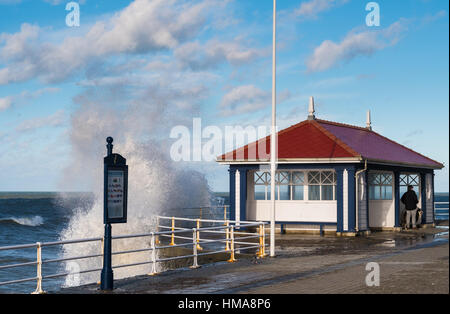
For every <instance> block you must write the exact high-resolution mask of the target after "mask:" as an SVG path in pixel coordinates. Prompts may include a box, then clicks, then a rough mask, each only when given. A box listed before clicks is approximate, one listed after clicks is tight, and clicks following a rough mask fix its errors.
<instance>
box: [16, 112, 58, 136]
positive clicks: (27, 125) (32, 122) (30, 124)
mask: <svg viewBox="0 0 450 314" xmlns="http://www.w3.org/2000/svg"><path fill="white" fill-rule="evenodd" d="M64 115H65V113H64V110H59V111H57V112H56V113H54V114H52V115H50V116H47V117H39V118H33V119H29V120H26V121H24V122H22V123H21V124H19V125H18V126H17V127H16V131H17V132H28V131H34V130H36V129H39V128H42V127H46V126H52V127H55V126H61V125H62V124H63V123H64Z"/></svg>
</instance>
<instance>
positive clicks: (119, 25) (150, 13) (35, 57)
mask: <svg viewBox="0 0 450 314" xmlns="http://www.w3.org/2000/svg"><path fill="white" fill-rule="evenodd" d="M215 2H216V1H211V0H209V1H208V0H203V1H174V0H135V1H133V2H132V3H131V4H130V5H129V6H128V7H126V8H125V9H123V10H122V11H120V12H119V13H117V14H116V15H114V16H113V17H112V18H110V19H108V20H106V21H100V22H97V23H96V24H95V25H93V26H92V27H91V28H90V30H89V31H88V32H87V33H86V34H85V35H84V36H83V37H68V38H66V39H65V40H64V41H63V42H62V43H60V44H53V43H49V42H45V41H43V40H42V38H38V37H43V36H45V34H44V32H42V31H41V29H39V27H37V26H31V25H29V24H23V25H22V27H21V30H20V32H18V33H15V34H5V33H3V34H1V35H0V39H1V40H0V42H4V43H5V44H4V45H3V47H2V46H0V56H1V57H2V58H3V59H4V61H6V62H9V64H7V66H5V67H3V68H0V85H5V84H9V83H14V82H21V81H26V80H29V79H34V78H40V79H41V80H44V81H45V82H59V81H62V80H64V79H66V78H67V77H69V76H71V75H73V74H74V73H77V72H78V71H80V69H84V67H85V66H86V65H88V64H91V63H93V62H95V61H97V62H99V61H104V59H105V58H107V57H110V56H115V55H121V54H144V53H152V52H157V51H160V50H164V49H174V48H176V47H177V46H179V45H180V44H181V43H183V42H185V41H186V40H188V39H190V38H192V37H193V36H194V35H196V34H198V32H199V31H200V30H201V28H202V27H203V26H204V23H205V21H206V19H207V12H208V10H209V9H210V8H212V7H214V3H215ZM38 39H39V41H38Z"/></svg>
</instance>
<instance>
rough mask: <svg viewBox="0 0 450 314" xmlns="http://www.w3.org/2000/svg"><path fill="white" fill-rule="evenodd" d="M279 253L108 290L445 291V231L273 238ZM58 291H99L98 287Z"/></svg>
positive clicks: (125, 281) (120, 284)
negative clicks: (375, 276)
mask: <svg viewBox="0 0 450 314" xmlns="http://www.w3.org/2000/svg"><path fill="white" fill-rule="evenodd" d="M277 254H278V256H277V257H276V258H265V259H255V258H243V257H241V258H240V259H239V261H238V262H237V263H232V264H231V263H226V262H222V263H216V264H213V265H207V266H203V267H201V268H199V269H195V270H176V271H168V272H164V273H161V274H159V275H156V276H138V277H134V278H129V279H122V280H117V281H116V282H115V288H116V289H115V290H114V292H113V293H176V294H182V293H195V294H200V293H214V294H224V293H233V294H235V293H245V294H262V293H268V294H278V293H282V294H284V293H298V294H301V293H314V294H322V293H418V294H421V293H447V294H448V293H449V264H448V258H449V246H448V228H447V229H421V230H415V231H410V232H401V233H389V232H380V233H374V234H372V235H371V236H369V237H365V238H360V237H357V238H336V237H325V238H320V237H318V236H304V235H292V234H287V235H277ZM369 262H376V263H378V265H379V268H380V285H379V286H373V287H368V286H367V285H366V276H367V275H368V274H369V271H367V270H366V269H365V268H366V265H367V263H369ZM61 292H62V293H102V292H100V291H99V290H98V286H97V285H88V286H84V287H78V288H70V289H65V290H63V291H61ZM61 292H60V293H61Z"/></svg>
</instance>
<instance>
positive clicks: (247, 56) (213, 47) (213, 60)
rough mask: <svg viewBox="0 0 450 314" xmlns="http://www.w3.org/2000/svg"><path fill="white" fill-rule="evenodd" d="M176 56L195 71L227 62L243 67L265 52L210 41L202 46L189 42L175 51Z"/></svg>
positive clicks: (239, 45) (238, 45)
mask: <svg viewBox="0 0 450 314" xmlns="http://www.w3.org/2000/svg"><path fill="white" fill-rule="evenodd" d="M174 53H175V56H176V58H177V59H178V61H179V62H180V63H181V65H182V66H183V67H189V68H191V69H193V70H199V69H207V68H211V67H214V66H216V65H218V64H220V63H223V62H225V61H227V62H229V63H230V64H232V65H236V66H238V65H243V64H246V63H249V62H251V61H253V60H254V59H255V58H257V57H259V56H262V55H263V54H264V52H263V51H261V50H257V49H250V48H245V47H243V46H242V45H241V44H239V43H238V42H219V41H218V40H211V41H208V42H207V43H206V44H204V45H202V44H200V43H199V42H189V43H186V44H183V45H181V46H180V47H178V48H177V49H176V50H175V52H174Z"/></svg>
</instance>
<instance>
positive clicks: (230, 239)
mask: <svg viewBox="0 0 450 314" xmlns="http://www.w3.org/2000/svg"><path fill="white" fill-rule="evenodd" d="M157 221H158V230H159V229H170V230H166V231H164V230H163V231H158V232H151V233H143V234H132V235H119V236H113V237H112V239H113V240H119V239H130V238H142V237H149V238H150V246H149V247H144V248H139V249H134V250H127V251H119V252H113V253H112V254H113V255H120V254H129V253H139V252H148V251H151V258H150V260H146V261H143V262H136V263H129V264H122V265H114V266H113V267H112V268H113V269H117V268H123V267H132V266H138V265H145V264H152V268H151V272H150V274H149V275H154V274H156V273H157V269H156V265H157V263H161V262H168V261H172V260H179V259H188V258H192V259H193V264H192V266H191V268H197V267H200V266H199V264H198V258H199V257H200V256H204V255H212V254H219V253H229V254H230V257H229V259H228V262H234V261H236V259H235V253H239V252H240V251H243V250H250V249H257V252H256V254H257V256H258V257H264V256H266V254H265V247H266V244H265V237H266V234H265V225H266V224H267V223H265V222H245V221H241V222H236V221H230V220H212V219H209V220H208V219H189V218H176V217H164V216H158V217H157ZM163 221H169V222H170V226H165V225H164V224H161V222H163ZM177 222H184V223H194V224H195V227H194V228H187V227H182V226H179V225H178V226H177ZM205 224H219V225H218V226H216V225H213V226H204V225H205ZM202 225H203V227H202ZM251 228H256V229H257V232H251V231H252V230H251ZM161 238H165V239H170V242H169V243H167V244H165V243H163V242H164V241H161ZM251 239H256V240H257V241H256V242H248V241H249V240H251ZM175 240H177V242H178V243H175ZM244 240H245V241H244ZM103 241H104V239H103V238H90V239H79V240H69V241H57V242H47V243H40V242H37V243H34V244H24V245H15V246H6V247H0V251H9V250H21V249H30V248H35V249H36V261H34V262H26V263H19V264H12V265H2V266H0V270H2V269H10V268H16V267H24V266H32V265H36V276H34V277H28V278H23V279H18V280H10V281H4V282H0V286H4V285H10V284H17V283H22V282H28V281H36V282H37V286H36V290H35V291H34V292H33V293H35V294H41V293H44V290H43V287H42V281H43V280H45V279H53V278H58V277H65V276H69V275H73V273H71V272H63V273H54V274H49V275H44V274H43V272H42V265H43V264H49V263H56V262H66V261H72V260H81V259H88V258H97V257H102V256H103ZM88 242H91V243H93V242H100V243H101V244H102V250H101V253H100V254H91V255H81V256H73V257H66V258H56V259H47V260H43V259H42V249H43V248H45V247H50V246H57V245H70V244H79V243H88ZM212 244H215V247H212V249H210V250H206V249H204V248H203V247H208V246H209V247H211V245H212ZM220 245H221V246H220ZM174 247H187V248H188V249H189V247H191V248H192V254H187V255H180V256H172V257H162V258H159V257H158V256H157V251H158V250H162V249H169V248H174ZM199 251H203V252H201V253H200V252H199ZM101 270H102V269H101V268H93V269H86V270H82V271H78V272H77V274H82V273H89V272H95V271H101Z"/></svg>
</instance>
